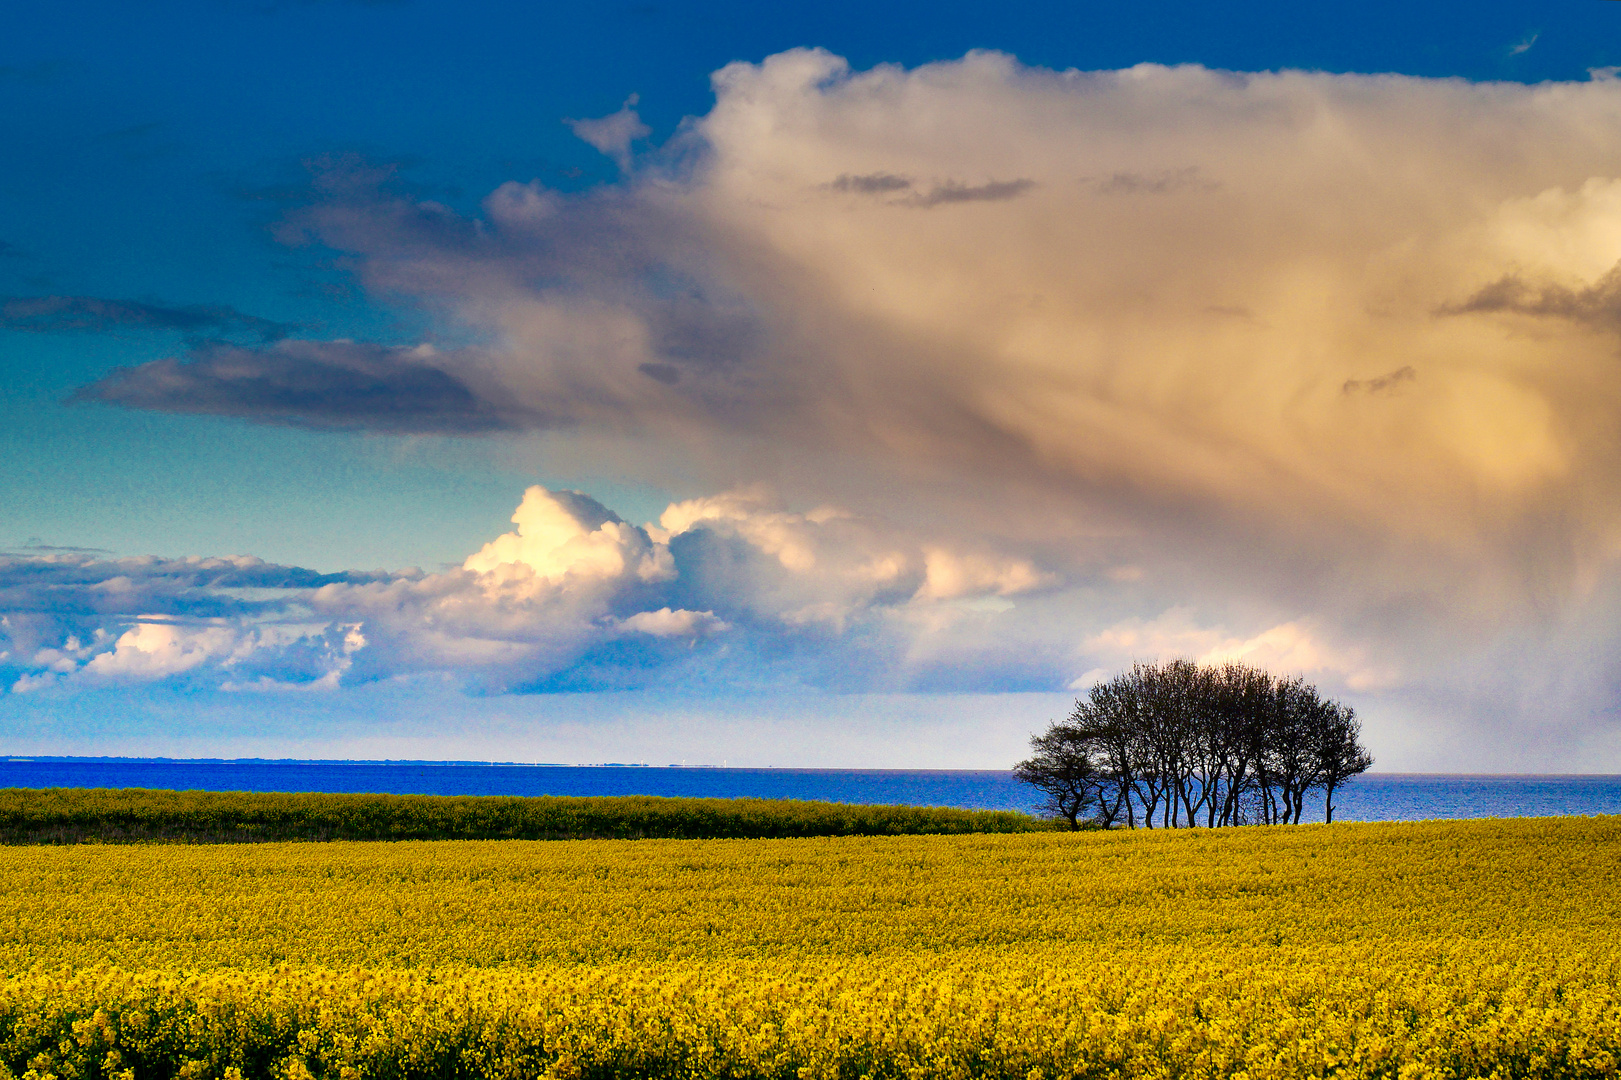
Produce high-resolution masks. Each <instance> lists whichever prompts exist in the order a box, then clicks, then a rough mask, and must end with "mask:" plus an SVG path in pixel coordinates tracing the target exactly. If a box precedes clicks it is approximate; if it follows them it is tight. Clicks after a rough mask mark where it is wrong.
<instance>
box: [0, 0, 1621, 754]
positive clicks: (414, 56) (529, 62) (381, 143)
mask: <svg viewBox="0 0 1621 1080" xmlns="http://www.w3.org/2000/svg"><path fill="white" fill-rule="evenodd" d="M1618 71H1621V4H1613V3H1606V2H1603V0H1581V2H1567V3H1556V4H1544V5H1537V6H1534V7H1533V6H1531V5H1521V4H1506V3H1497V4H1490V3H1488V4H1482V5H1470V6H1468V7H1467V8H1466V7H1464V6H1462V5H1458V4H1456V3H1444V4H1443V3H1432V2H1407V3H1402V4H1380V3H1373V4H1363V5H1355V6H1350V5H1317V6H1315V7H1310V6H1307V7H1302V6H1301V5H1297V4H1287V5H1286V4H1283V3H1253V4H1239V5H1209V4H1191V3H1185V2H1176V3H1171V2H1165V3H1146V4H1138V5H1117V4H1110V5H1105V4H1090V3H1076V2H1069V3H1063V4H1047V3H1031V4H1021V5H981V4H976V5H951V4H939V3H932V4H918V3H894V4H886V5H876V6H875V5H870V4H862V5H857V4H853V3H824V4H818V5H800V6H798V7H795V8H793V9H791V10H777V9H776V8H774V7H773V6H771V5H760V4H742V3H736V4H733V3H688V4H659V3H630V4H600V5H537V4H518V3H513V4H502V3H462V4H455V5H452V4H443V3H433V2H427V0H420V2H411V0H406V2H398V3H388V2H354V3H339V2H325V3H323V2H315V0H304V2H295V0H286V2H276V0H252V2H248V0H244V2H235V0H211V2H206V3H204V2H197V3H162V2H158V3H152V4H145V5H138V6H132V5H127V4H112V3H74V2H65V3H62V4H56V5H45V6H40V5H35V6H34V7H32V8H27V9H19V10H18V11H15V12H9V13H8V15H7V33H6V35H5V38H4V40H3V41H0V102H4V107H3V108H0V146H3V147H4V151H3V153H0V388H3V389H0V753H10V754H46V753H53V754H66V753H71V754H165V755H176V756H278V757H279V756H295V757H396V758H400V757H408V758H432V759H446V758H452V759H477V760H490V759H494V760H521V761H566V762H586V761H610V760H611V761H648V762H651V763H655V764H665V763H669V762H677V761H686V762H688V763H692V764H699V763H703V764H721V763H723V762H724V763H727V764H731V765H776V766H802V767H875V768H908V767H911V768H1001V767H1006V766H1007V765H1009V764H1011V762H1012V761H1014V760H1015V759H1017V758H1018V757H1020V756H1022V753H1023V751H1024V750H1025V747H1026V740H1027V739H1028V737H1029V736H1030V734H1032V733H1033V732H1035V731H1037V730H1040V729H1041V728H1042V727H1044V726H1045V725H1046V723H1047V722H1049V721H1050V720H1053V719H1056V718H1058V717H1060V716H1062V715H1063V714H1064V713H1066V712H1067V711H1068V709H1069V707H1070V705H1071V704H1072V703H1073V701H1074V700H1075V698H1076V696H1077V695H1079V694H1082V693H1084V692H1085V690H1086V689H1087V688H1088V687H1090V686H1091V685H1092V683H1093V682H1095V681H1096V680H1098V679H1100V678H1103V677H1106V676H1108V675H1109V674H1111V673H1113V672H1115V671H1118V670H1120V669H1121V668H1122V667H1125V666H1129V665H1130V664H1131V663H1132V662H1134V661H1152V660H1157V659H1162V658H1167V657H1170V656H1189V657H1193V658H1195V659H1199V660H1202V661H1212V662H1213V661H1219V660H1224V659H1240V660H1243V661H1245V662H1248V663H1252V664H1256V665H1259V666H1264V667H1267V668H1269V669H1270V670H1273V671H1275V672H1277V673H1279V674H1288V675H1301V676H1303V677H1305V678H1307V679H1308V680H1310V681H1312V682H1314V683H1316V684H1317V685H1318V686H1319V687H1320V688H1322V689H1323V690H1324V691H1325V692H1327V693H1329V694H1330V695H1332V696H1334V697H1337V698H1339V699H1340V700H1343V701H1346V702H1348V703H1350V704H1353V705H1354V706H1355V707H1356V708H1357V710H1358V714H1359V715H1360V716H1361V718H1362V720H1363V723H1364V725H1365V728H1364V730H1365V741H1366V742H1367V743H1368V745H1369V748H1370V749H1371V750H1372V752H1373V753H1374V755H1375V757H1376V759H1377V761H1378V765H1377V767H1378V768H1379V769H1380V770H1386V771H1448V772H1612V773H1613V772H1621V715H1618V710H1617V705H1616V701H1617V697H1616V692H1617V687H1618V685H1621V649H1618V647H1617V645H1616V638H1617V628H1618V626H1621V573H1618V565H1617V556H1618V555H1621V429H1618V427H1617V424H1616V420H1615V418H1616V416H1617V415H1621V366H1618V365H1621V340H1618V337H1617V335H1618V334H1621V77H1618Z"/></svg>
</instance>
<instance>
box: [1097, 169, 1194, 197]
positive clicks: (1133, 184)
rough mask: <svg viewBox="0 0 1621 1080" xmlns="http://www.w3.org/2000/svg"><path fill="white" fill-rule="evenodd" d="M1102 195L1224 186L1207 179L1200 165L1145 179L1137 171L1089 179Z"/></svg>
mask: <svg viewBox="0 0 1621 1080" xmlns="http://www.w3.org/2000/svg"><path fill="white" fill-rule="evenodd" d="M1083 183H1091V184H1092V185H1093V186H1094V190H1096V191H1097V193H1098V194H1099V195H1169V194H1171V193H1172V192H1175V191H1186V190H1189V189H1192V190H1196V191H1215V190H1216V189H1217V188H1219V187H1220V186H1221V185H1220V184H1218V183H1216V182H1215V181H1213V180H1206V179H1205V178H1204V177H1203V176H1201V175H1200V174H1199V167H1198V166H1197V165H1188V166H1185V167H1183V168H1180V169H1165V170H1162V171H1160V172H1157V173H1155V174H1153V175H1152V176H1145V175H1143V174H1141V173H1135V172H1117V173H1114V174H1112V175H1111V176H1108V177H1106V178H1104V179H1102V180H1087V181H1083Z"/></svg>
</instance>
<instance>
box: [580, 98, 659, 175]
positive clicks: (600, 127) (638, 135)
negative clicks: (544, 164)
mask: <svg viewBox="0 0 1621 1080" xmlns="http://www.w3.org/2000/svg"><path fill="white" fill-rule="evenodd" d="M637 100H638V98H637V95H635V94H632V95H630V97H628V98H626V99H625V103H624V104H623V105H621V106H620V107H619V111H618V112H615V113H610V114H609V115H607V116H602V117H598V118H597V119H595V120H567V121H564V122H565V123H567V124H568V126H569V127H570V128H572V129H573V131H574V134H576V135H578V136H579V137H580V138H581V139H583V140H585V141H586V142H588V143H590V144H591V145H592V146H594V147H595V148H596V149H597V150H598V151H600V152H602V153H604V154H606V155H608V156H609V157H611V158H613V159H614V161H615V162H616V163H617V164H618V165H619V167H620V168H621V169H629V168H630V144H631V143H633V142H635V141H636V140H637V139H645V138H647V137H648V136H649V135H651V134H653V129H652V128H650V127H648V126H647V125H646V124H644V123H642V118H641V117H640V116H638V115H636V102H637Z"/></svg>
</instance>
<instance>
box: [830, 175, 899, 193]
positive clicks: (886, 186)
mask: <svg viewBox="0 0 1621 1080" xmlns="http://www.w3.org/2000/svg"><path fill="white" fill-rule="evenodd" d="M828 187H829V188H831V189H832V190H834V191H846V192H851V193H853V194H856V195H888V194H890V193H892V192H896V191H910V190H911V188H912V181H911V180H910V179H909V178H907V177H904V176H896V175H894V174H893V173H883V172H880V173H869V174H868V175H866V176H851V175H850V174H849V173H840V174H839V175H838V177H837V178H836V179H834V181H833V182H832V183H830V184H828Z"/></svg>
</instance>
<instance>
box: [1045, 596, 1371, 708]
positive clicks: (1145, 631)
mask: <svg viewBox="0 0 1621 1080" xmlns="http://www.w3.org/2000/svg"><path fill="white" fill-rule="evenodd" d="M1081 652H1082V655H1083V656H1085V657H1087V658H1088V659H1091V660H1094V661H1097V660H1103V661H1106V665H1105V666H1098V667H1093V668H1091V669H1090V670H1088V671H1087V672H1086V673H1085V674H1083V675H1081V676H1080V677H1078V678H1076V679H1074V680H1072V681H1071V682H1070V683H1069V687H1070V689H1074V690H1080V689H1086V688H1089V687H1090V686H1091V685H1092V684H1093V683H1095V682H1097V681H1098V680H1099V679H1100V678H1106V677H1107V676H1108V675H1111V674H1113V673H1114V672H1116V671H1118V670H1120V669H1122V668H1124V667H1127V666H1129V665H1130V664H1131V663H1133V662H1136V661H1144V662H1156V661H1161V660H1168V659H1172V658H1174V657H1189V658H1192V659H1193V660H1195V661H1197V662H1198V663H1201V664H1220V663H1223V662H1225V661H1229V660H1237V661H1240V662H1242V663H1246V664H1251V665H1253V666H1255V667H1259V668H1264V669H1266V670H1268V671H1273V672H1276V673H1279V674H1286V675H1305V676H1310V677H1312V678H1316V679H1324V678H1326V679H1327V680H1328V681H1329V682H1331V683H1332V684H1334V685H1336V686H1341V687H1345V688H1347V689H1350V690H1354V691H1369V690H1386V689H1391V688H1393V687H1396V686H1398V685H1400V684H1401V682H1402V681H1403V679H1402V675H1401V673H1400V672H1399V670H1398V669H1397V668H1395V667H1394V666H1393V665H1389V664H1381V663H1376V662H1372V661H1370V660H1369V659H1368V657H1367V655H1366V654H1365V652H1364V651H1363V650H1362V649H1360V648H1357V647H1355V646H1351V647H1336V646H1333V645H1331V644H1329V643H1328V642H1327V641H1325V640H1324V638H1323V636H1322V630H1321V628H1320V627H1316V626H1313V625H1312V624H1311V622H1310V621H1309V620H1300V619H1296V620H1291V621H1289V622H1284V623H1279V624H1277V625H1274V626H1271V627H1268V628H1266V629H1264V630H1261V631H1260V632H1259V633H1255V634H1251V635H1247V636H1245V635H1236V634H1232V633H1230V632H1229V631H1228V630H1227V629H1226V628H1225V627H1223V626H1219V625H1218V626H1206V625H1201V624H1200V623H1199V622H1198V620H1197V618H1196V616H1195V614H1194V612H1192V611H1191V610H1189V609H1187V608H1183V607H1177V608H1172V609H1170V610H1169V611H1166V612H1163V613H1162V614H1160V615H1159V616H1158V617H1157V618H1154V619H1150V620H1144V619H1141V618H1135V617H1134V618H1131V619H1127V620H1124V621H1122V622H1119V623H1116V624H1115V625H1113V626H1110V627H1108V628H1107V629H1105V630H1103V631H1101V632H1099V633H1097V634H1094V635H1092V636H1090V637H1088V638H1087V639H1086V640H1085V642H1084V643H1083V644H1082V647H1081Z"/></svg>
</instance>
